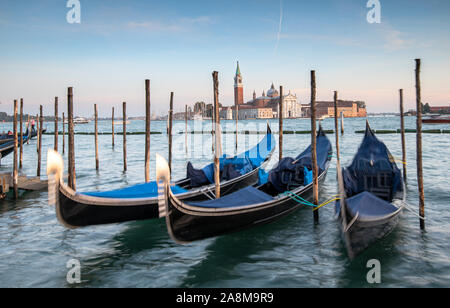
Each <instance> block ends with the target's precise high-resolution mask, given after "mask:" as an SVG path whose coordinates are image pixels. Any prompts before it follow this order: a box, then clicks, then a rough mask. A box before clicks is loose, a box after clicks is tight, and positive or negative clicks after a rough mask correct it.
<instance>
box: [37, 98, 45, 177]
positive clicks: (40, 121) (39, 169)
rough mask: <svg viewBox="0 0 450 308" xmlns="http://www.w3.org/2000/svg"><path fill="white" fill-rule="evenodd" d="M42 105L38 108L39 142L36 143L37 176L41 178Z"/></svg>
mask: <svg viewBox="0 0 450 308" xmlns="http://www.w3.org/2000/svg"><path fill="white" fill-rule="evenodd" d="M42 109H43V107H42V105H41V106H40V107H39V111H40V112H39V132H38V134H39V142H38V167H37V176H38V177H40V176H41V159H42V126H43V125H44V115H43V110H42Z"/></svg>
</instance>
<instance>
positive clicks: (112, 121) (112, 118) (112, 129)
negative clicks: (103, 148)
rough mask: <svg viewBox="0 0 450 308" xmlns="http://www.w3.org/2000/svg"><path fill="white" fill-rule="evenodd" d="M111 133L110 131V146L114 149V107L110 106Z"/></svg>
mask: <svg viewBox="0 0 450 308" xmlns="http://www.w3.org/2000/svg"><path fill="white" fill-rule="evenodd" d="M111 123H112V126H111V133H112V147H113V149H114V107H112V117H111Z"/></svg>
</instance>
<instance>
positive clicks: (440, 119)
mask: <svg viewBox="0 0 450 308" xmlns="http://www.w3.org/2000/svg"><path fill="white" fill-rule="evenodd" d="M422 123H424V124H450V115H432V116H429V117H425V118H423V119H422Z"/></svg>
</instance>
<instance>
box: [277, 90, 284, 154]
mask: <svg viewBox="0 0 450 308" xmlns="http://www.w3.org/2000/svg"><path fill="white" fill-rule="evenodd" d="M283 100H284V98H283V86H280V102H279V104H278V105H279V108H278V122H279V123H278V124H279V130H278V134H279V135H278V148H279V151H280V152H279V157H278V160H279V161H281V160H282V159H283V116H284V112H283V111H284V106H283V103H284V102H283Z"/></svg>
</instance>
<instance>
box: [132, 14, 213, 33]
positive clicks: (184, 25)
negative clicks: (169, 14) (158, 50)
mask: <svg viewBox="0 0 450 308" xmlns="http://www.w3.org/2000/svg"><path fill="white" fill-rule="evenodd" d="M209 23H211V18H210V17H208V16H200V17H196V18H186V17H184V18H179V19H177V20H175V21H172V22H162V21H159V20H154V21H140V22H136V21H130V22H128V24H127V27H128V28H131V29H144V30H147V31H150V32H170V33H177V32H186V31H189V30H192V27H195V26H199V25H205V24H209Z"/></svg>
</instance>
